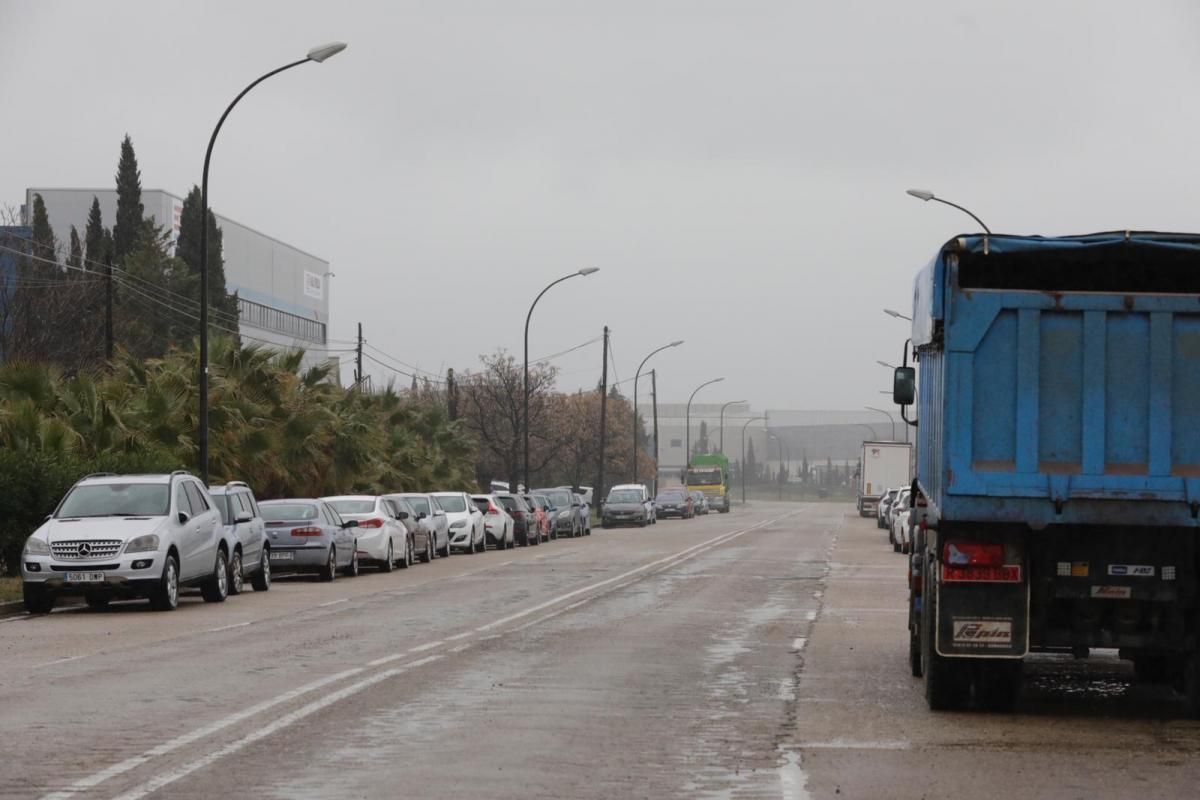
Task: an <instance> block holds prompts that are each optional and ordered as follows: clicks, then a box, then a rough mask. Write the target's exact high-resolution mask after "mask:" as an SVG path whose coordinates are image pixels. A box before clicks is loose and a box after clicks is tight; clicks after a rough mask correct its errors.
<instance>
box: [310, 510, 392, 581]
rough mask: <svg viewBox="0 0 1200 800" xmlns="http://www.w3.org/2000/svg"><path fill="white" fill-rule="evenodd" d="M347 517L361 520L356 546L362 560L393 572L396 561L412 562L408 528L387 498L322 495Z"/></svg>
mask: <svg viewBox="0 0 1200 800" xmlns="http://www.w3.org/2000/svg"><path fill="white" fill-rule="evenodd" d="M321 499H322V500H324V501H325V502H326V503H328V504H329V506H330V507H331V508H332V509H333V510H334V511H336V512H337V513H338V516H340V517H341V518H342V519H343V520H349V519H353V520H357V521H358V530H357V531H356V532H355V534H354V536H355V545H354V546H355V547H356V548H357V549H358V559H359V561H360V562H361V561H365V562H367V563H369V564H373V565H375V566H377V567H379V569H380V571H382V572H391V571H392V569H394V568H395V566H396V561H397V560H401V561H405V562H409V561H410V555H409V549H408V548H409V542H408V529H407V528H405V527H404V523H402V522H401V521H400V519H399V518H398V516H397V512H396V508H395V506H393V505H392V504H391V503H390V502H388V500H387V499H386V498H383V497H376V496H374V495H369V494H348V495H339V496H337V497H323V498H321Z"/></svg>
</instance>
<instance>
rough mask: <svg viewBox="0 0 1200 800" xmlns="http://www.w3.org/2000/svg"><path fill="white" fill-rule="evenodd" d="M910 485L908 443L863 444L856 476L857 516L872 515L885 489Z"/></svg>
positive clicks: (910, 466)
mask: <svg viewBox="0 0 1200 800" xmlns="http://www.w3.org/2000/svg"><path fill="white" fill-rule="evenodd" d="M911 483H912V445H911V444H909V443H908V442H863V446H862V469H861V470H859V476H858V513H859V514H861V515H862V516H864V517H870V516H873V515H874V514H875V511H876V509H877V508H878V506H879V498H880V497H882V496H883V493H884V492H886V491H887V490H888V489H896V488H900V487H903V486H908V485H909V484H911Z"/></svg>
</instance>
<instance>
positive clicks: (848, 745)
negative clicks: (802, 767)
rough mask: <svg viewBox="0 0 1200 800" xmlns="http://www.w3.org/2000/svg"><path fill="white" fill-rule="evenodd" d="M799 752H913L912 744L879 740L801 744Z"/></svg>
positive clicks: (838, 740) (797, 747) (798, 745)
mask: <svg viewBox="0 0 1200 800" xmlns="http://www.w3.org/2000/svg"><path fill="white" fill-rule="evenodd" d="M795 747H796V749H797V750H911V749H912V742H907V741H904V740H900V739H897V740H891V741H888V740H879V741H865V742H859V741H854V740H853V739H831V740H829V741H827V742H800V743H799V744H797V745H795Z"/></svg>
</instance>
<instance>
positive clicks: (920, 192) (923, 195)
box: [906, 189, 992, 236]
mask: <svg viewBox="0 0 1200 800" xmlns="http://www.w3.org/2000/svg"><path fill="white" fill-rule="evenodd" d="M906 193H907V194H909V195H911V196H912V197H915V198H917V199H918V200H924V201H925V202H926V203H928V202H929V201H930V200H933V201H935V202H938V203H941V204H942V205H947V206H950V207H951V208H957V209H958V210H959V211H961V212H963V213H964V214H966V215H967V216H968V217H970V218H971V219H973V220H975V221H976V222H978V223H979V227H981V228H983V231H984V233H986V234H988V235H989V236H991V234H992V231H991V229H989V228H988V226H987V225H984V224H983V220H981V219H980V218H979V217H977V216H975V215H974V214H972V213H971V211H970V210H969V209H966V208H963V207H962V206H960V205H959V204H958V203H951V202H950V201H949V200H943V199H942V198H940V197H937V196H936V195H934V193H933V192H931V191H929V190H927V189H908V190H907V192H906Z"/></svg>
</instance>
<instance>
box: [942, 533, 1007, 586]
mask: <svg viewBox="0 0 1200 800" xmlns="http://www.w3.org/2000/svg"><path fill="white" fill-rule="evenodd" d="M942 580H943V581H947V582H959V583H1020V582H1021V565H1020V564H1005V563H1004V545H1002V544H996V543H992V542H964V541H960V540H955V541H949V542H946V545H945V547H944V548H943V549H942Z"/></svg>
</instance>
